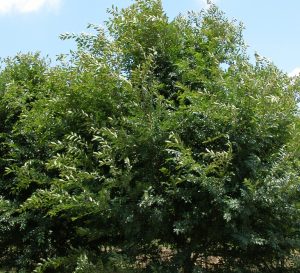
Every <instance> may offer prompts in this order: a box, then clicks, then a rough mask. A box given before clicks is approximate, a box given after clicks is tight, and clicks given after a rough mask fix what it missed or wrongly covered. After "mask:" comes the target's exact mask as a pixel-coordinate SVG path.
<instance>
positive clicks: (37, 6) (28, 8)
mask: <svg viewBox="0 0 300 273" xmlns="http://www.w3.org/2000/svg"><path fill="white" fill-rule="evenodd" d="M60 4H61V0H0V14H9V13H31V12H36V11H39V10H41V9H43V8H48V9H50V10H52V11H53V10H57V9H58V8H59V6H60Z"/></svg>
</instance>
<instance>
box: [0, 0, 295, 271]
mask: <svg viewBox="0 0 300 273" xmlns="http://www.w3.org/2000/svg"><path fill="white" fill-rule="evenodd" d="M109 14H110V16H111V17H110V19H109V20H108V21H107V22H106V27H105V28H104V29H103V28H100V27H97V26H94V25H89V26H88V28H89V29H90V31H91V33H90V34H79V35H76V34H64V35H62V36H61V38H62V39H74V40H75V41H76V43H77V50H75V51H72V52H71V53H70V55H68V56H61V57H60V61H61V63H60V64H58V65H56V66H50V64H49V62H48V61H47V60H44V59H42V58H41V57H40V56H39V55H38V54H35V55H32V54H25V55H18V56H16V57H15V58H8V59H6V60H4V63H3V68H2V70H1V72H0V121H1V128H0V151H1V159H0V196H1V198H0V249H1V253H2V255H1V257H0V267H3V268H4V269H5V270H11V269H14V270H16V271H17V272H39V273H42V272H45V273H47V272H62V273H63V272H66V273H69V272H74V273H79V272H91V273H93V272H99V273H101V272H105V273H109V272H114V273H116V272H120V273H121V272H122V273H129V272H131V273H133V272H151V273H153V272H183V273H195V272H226V273H230V272H243V273H245V272H258V273H259V272H270V273H275V272H297V271H299V250H300V249H299V247H300V245H299V243H300V238H299V235H300V234H299V231H300V229H299V227H300V225H299V224H300V222H299V219H300V218H299V217H300V215H299V208H300V206H299V204H300V203H299V182H300V181H299V169H300V168H299V167H300V164H299V163H300V162H299V158H300V157H299V155H300V149H299V143H298V142H299V141H298V139H299V134H300V130H299V128H300V127H299V124H300V123H299V112H298V105H297V98H298V96H299V95H298V91H299V79H297V78H294V79H290V78H289V77H288V76H287V75H286V74H285V73H283V72H281V71H280V70H279V69H278V68H276V67H275V66H274V65H273V64H272V63H270V62H269V61H267V60H265V59H264V58H261V57H259V56H258V57H257V58H256V63H255V64H252V63H251V62H250V61H249V58H248V56H247V54H246V47H245V44H244V41H243V37H242V30H243V26H242V25H238V24H236V22H234V21H233V22H231V21H229V20H228V19H226V17H225V15H224V14H223V13H222V12H221V11H220V10H219V9H218V8H217V7H216V6H214V5H212V6H211V7H210V8H209V9H208V10H207V11H202V12H200V13H194V12H191V13H188V14H187V15H186V16H178V17H176V18H175V19H174V20H172V21H170V20H169V19H168V18H167V16H166V15H165V13H164V11H163V9H162V5H161V1H158V0H136V1H135V2H134V3H133V4H132V5H131V6H129V7H128V8H126V9H122V10H119V9H118V8H115V7H113V8H112V9H111V10H109Z"/></svg>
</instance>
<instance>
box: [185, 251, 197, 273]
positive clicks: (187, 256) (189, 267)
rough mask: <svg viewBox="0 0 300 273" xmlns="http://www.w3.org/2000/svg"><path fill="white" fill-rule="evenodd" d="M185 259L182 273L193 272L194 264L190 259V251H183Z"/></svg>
mask: <svg viewBox="0 0 300 273" xmlns="http://www.w3.org/2000/svg"><path fill="white" fill-rule="evenodd" d="M184 256H185V259H184V261H183V265H182V266H183V273H193V270H194V267H195V264H194V261H193V259H192V253H191V252H190V251H187V253H185V255H184Z"/></svg>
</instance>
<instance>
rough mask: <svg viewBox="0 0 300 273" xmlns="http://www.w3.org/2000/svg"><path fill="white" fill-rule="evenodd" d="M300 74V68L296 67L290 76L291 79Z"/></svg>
mask: <svg viewBox="0 0 300 273" xmlns="http://www.w3.org/2000/svg"><path fill="white" fill-rule="evenodd" d="M299 74H300V67H296V68H295V69H294V70H293V71H291V72H290V73H289V74H288V75H289V77H291V78H292V77H295V76H298V75H299Z"/></svg>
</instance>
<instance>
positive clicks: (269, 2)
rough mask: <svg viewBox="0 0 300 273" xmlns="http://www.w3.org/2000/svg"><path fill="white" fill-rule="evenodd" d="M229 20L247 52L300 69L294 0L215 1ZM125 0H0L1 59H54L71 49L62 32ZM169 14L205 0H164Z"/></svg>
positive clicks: (299, 5) (299, 7) (299, 21)
mask: <svg viewBox="0 0 300 273" xmlns="http://www.w3.org/2000/svg"><path fill="white" fill-rule="evenodd" d="M215 2H216V4H217V5H218V6H219V7H220V8H221V9H222V10H223V11H224V12H225V13H226V14H227V16H228V17H229V18H232V19H234V18H235V19H237V20H238V21H242V22H243V23H244V25H245V27H246V30H245V32H244V37H245V40H246V42H247V44H248V45H249V54H253V53H254V52H255V51H256V52H258V53H259V54H260V55H262V56H265V57H267V58H269V59H270V60H272V61H273V62H274V63H275V64H276V65H277V66H278V67H279V68H280V69H282V70H283V71H285V72H288V73H290V72H292V71H294V70H295V69H298V70H299V71H300V28H299V26H300V16H299V13H300V1H299V0H285V1H283V0H215ZM130 3H132V1H130V0H0V26H1V27H0V37H1V42H0V57H6V56H13V55H15V54H16V53H17V52H29V51H30V52H35V51H41V52H42V55H47V54H48V55H49V56H51V57H52V58H53V59H54V58H55V56H56V55H57V54H60V53H66V52H68V50H69V49H71V48H72V46H73V44H72V43H71V42H68V41H67V42H66V41H60V40H59V38H58V36H59V34H61V33H64V32H77V33H78V32H81V31H85V27H86V25H87V24H88V23H96V24H101V23H103V21H104V20H106V19H107V14H106V9H107V8H109V7H111V5H112V4H114V5H117V6H119V7H125V6H128V5H129V4H130ZM163 5H164V7H165V10H166V12H167V14H168V16H169V17H170V18H173V17H174V16H175V15H177V14H178V13H179V12H186V11H187V10H200V9H201V8H203V7H205V0H184V1H183V0H163Z"/></svg>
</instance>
